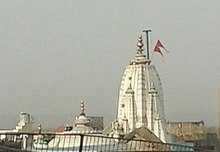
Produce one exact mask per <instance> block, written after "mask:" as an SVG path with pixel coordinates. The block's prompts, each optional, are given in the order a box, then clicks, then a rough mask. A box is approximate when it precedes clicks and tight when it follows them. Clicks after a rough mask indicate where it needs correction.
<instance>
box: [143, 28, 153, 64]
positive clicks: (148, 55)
mask: <svg viewBox="0 0 220 152" xmlns="http://www.w3.org/2000/svg"><path fill="white" fill-rule="evenodd" d="M143 32H144V33H146V42H147V48H146V50H147V59H148V60H150V53H149V52H150V51H149V33H150V32H151V30H143Z"/></svg>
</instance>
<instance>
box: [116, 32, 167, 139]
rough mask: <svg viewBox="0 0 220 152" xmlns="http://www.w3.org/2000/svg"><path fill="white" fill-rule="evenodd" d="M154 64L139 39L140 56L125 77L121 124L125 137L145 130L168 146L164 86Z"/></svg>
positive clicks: (120, 112) (118, 117)
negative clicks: (141, 128) (134, 130)
mask: <svg viewBox="0 0 220 152" xmlns="http://www.w3.org/2000/svg"><path fill="white" fill-rule="evenodd" d="M150 63H151V62H150V60H149V55H148V56H147V57H146V55H145V54H144V44H143V39H142V36H139V38H138V43H137V51H136V55H135V57H134V59H133V60H131V61H130V64H129V65H127V66H126V68H125V71H124V74H123V76H122V80H121V84H120V88H119V89H120V90H119V99H118V113H117V120H118V122H119V124H120V125H121V127H122V128H123V129H122V130H123V131H124V133H129V132H131V131H132V130H133V129H135V128H140V127H142V126H143V127H147V128H148V129H149V130H150V131H151V132H153V133H154V134H155V135H156V136H157V137H158V138H160V139H161V141H163V142H166V141H167V137H166V135H167V132H166V130H165V128H166V127H165V125H166V121H165V114H164V101H163V91H162V84H161V81H160V78H159V75H158V73H157V71H156V69H155V66H154V65H151V64H150Z"/></svg>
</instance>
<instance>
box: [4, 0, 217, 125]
mask: <svg viewBox="0 0 220 152" xmlns="http://www.w3.org/2000/svg"><path fill="white" fill-rule="evenodd" d="M219 27H220V1H219V0H212V1H207V0H194V1H192V0H182V1H164V0H161V1H155V0H149V1H147V0H142V1H141V0H139V1H134V0H126V1H125V0H124V1H122V0H108V1H103V0H94V1H91V0H88V1H86V0H84V1H73V0H62V1H61V0H48V1H45V0H37V1H36V0H23V1H22V0H20V1H18V0H13V1H12V0H2V1H0V70H1V74H0V128H12V127H14V125H15V124H16V123H17V121H18V117H19V114H20V112H22V111H23V112H28V113H30V114H31V115H32V116H33V118H34V121H35V122H36V123H41V124H42V126H43V127H44V126H45V127H51V126H54V127H55V126H58V125H60V124H72V122H73V120H74V117H75V116H76V115H77V114H79V112H80V108H79V106H80V101H84V102H85V104H86V105H85V108H86V113H87V114H88V115H93V116H96V115H97V116H104V118H105V122H106V123H108V122H110V121H111V120H113V119H114V118H115V117H116V111H117V99H118V89H119V83H120V80H121V76H122V74H123V71H124V68H125V66H126V65H127V64H128V63H129V61H130V60H131V59H132V58H133V57H134V55H135V53H136V43H137V38H138V36H139V34H141V31H142V30H143V29H152V33H151V36H150V37H151V38H150V42H151V48H152V47H153V45H154V44H155V42H156V40H157V39H160V40H161V41H162V42H163V44H164V45H165V46H166V48H167V49H168V50H169V52H170V53H169V54H166V53H164V61H163V60H162V58H161V56H160V55H159V54H154V55H153V58H152V63H153V64H155V65H156V68H157V71H158V73H159V74H160V77H161V80H162V84H163V89H164V98H165V99H164V100H165V103H164V104H165V113H166V118H167V120H169V121H200V120H204V121H205V124H207V125H209V126H213V125H216V124H217V122H216V121H217V116H218V115H217V90H218V88H219V87H220V49H219V41H220V38H219V37H220V29H219Z"/></svg>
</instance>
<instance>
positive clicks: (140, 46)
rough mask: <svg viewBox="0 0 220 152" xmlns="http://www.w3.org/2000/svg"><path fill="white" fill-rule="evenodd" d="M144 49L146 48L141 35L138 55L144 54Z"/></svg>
mask: <svg viewBox="0 0 220 152" xmlns="http://www.w3.org/2000/svg"><path fill="white" fill-rule="evenodd" d="M143 47H144V44H143V39H142V35H140V36H139V38H138V43H137V54H142V52H143V51H144V48H143Z"/></svg>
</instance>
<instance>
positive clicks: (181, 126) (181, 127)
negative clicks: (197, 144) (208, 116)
mask: <svg viewBox="0 0 220 152" xmlns="http://www.w3.org/2000/svg"><path fill="white" fill-rule="evenodd" d="M204 129H205V124H204V122H203V121H199V122H167V131H168V132H169V133H170V134H173V135H175V136H176V137H177V138H178V139H182V140H185V141H192V140H202V139H204V138H205V133H204V132H205V131H204Z"/></svg>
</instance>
